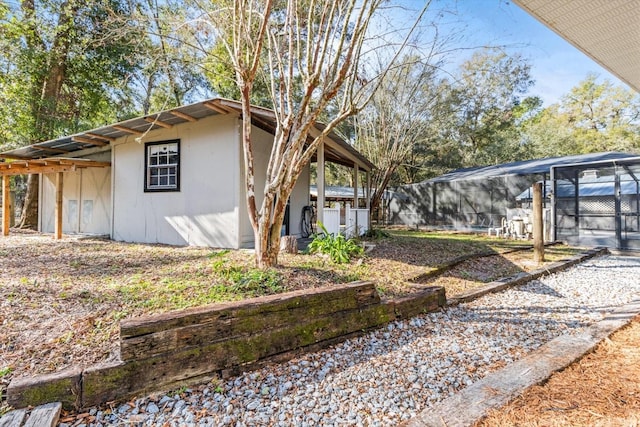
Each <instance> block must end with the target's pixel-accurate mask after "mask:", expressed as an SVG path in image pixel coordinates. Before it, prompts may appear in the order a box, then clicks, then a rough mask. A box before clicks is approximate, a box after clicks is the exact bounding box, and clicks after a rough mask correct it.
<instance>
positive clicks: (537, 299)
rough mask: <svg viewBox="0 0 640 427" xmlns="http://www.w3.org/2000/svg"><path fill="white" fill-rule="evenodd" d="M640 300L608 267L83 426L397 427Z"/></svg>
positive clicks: (639, 274)
mask: <svg viewBox="0 0 640 427" xmlns="http://www.w3.org/2000/svg"><path fill="white" fill-rule="evenodd" d="M639 294H640V258H632V257H617V256H605V257H600V258H596V259H592V260H589V261H587V262H585V263H583V264H581V265H579V266H577V267H574V268H572V269H570V270H567V271H565V272H561V273H558V274H554V275H551V276H548V277H545V278H543V279H542V280H536V281H533V282H530V283H528V284H526V285H522V286H520V287H517V288H512V289H510V290H506V291H503V292H500V293H496V294H491V295H487V296H484V297H482V298H479V299H477V300H475V301H473V302H471V303H467V304H461V305H459V306H457V307H452V308H449V309H448V310H446V311H443V312H438V313H431V314H427V315H422V316H418V317H415V318H413V319H411V320H409V321H398V322H394V323H392V324H389V325H388V326H387V327H386V328H384V329H380V330H376V331H374V332H371V333H369V334H367V335H364V336H362V337H359V338H354V339H350V340H348V341H346V342H344V343H342V344H339V345H336V346H334V347H331V348H329V349H327V350H324V351H320V352H316V353H311V354H307V355H305V356H303V357H301V358H298V359H294V360H291V361H289V362H287V363H283V364H280V365H273V366H269V367H266V368H263V369H261V370H258V371H253V372H250V373H246V374H244V375H242V376H239V377H234V378H231V379H229V380H226V381H220V382H219V383H217V384H216V383H211V384H207V385H203V386H200V387H196V388H193V389H188V390H180V391H179V392H176V393H172V394H169V395H164V394H161V395H155V396H152V397H149V398H143V399H138V400H135V401H133V402H131V403H130V404H124V405H121V406H116V407H114V408H112V409H104V408H102V410H100V409H98V408H93V409H91V411H89V414H88V415H89V416H87V414H85V415H84V417H83V421H82V422H83V423H87V425H145V426H156V425H167V426H218V425H232V426H263V425H276V426H292V425H295V426H342V425H357V426H394V425H396V424H398V423H399V422H400V421H401V420H406V419H409V418H411V417H412V416H414V415H416V414H417V413H418V412H419V411H422V410H423V409H425V408H427V407H429V406H430V405H432V404H433V403H435V402H438V401H440V400H442V399H443V398H445V397H447V396H449V395H450V394H453V393H455V392H456V391H457V390H460V389H461V388H464V387H465V386H467V385H469V384H471V383H473V382H474V381H477V380H478V379H480V378H482V377H483V376H485V375H486V374H487V373H489V372H492V371H494V370H496V369H499V368H501V367H503V366H504V365H506V364H508V363H510V362H512V361H514V360H515V359H518V358H520V357H522V356H523V355H525V354H527V353H528V352H530V351H532V350H534V349H536V348H538V347H539V346H540V345H542V344H544V343H545V342H547V341H549V340H551V339H552V338H554V337H556V336H558V335H561V334H565V333H572V332H573V331H576V330H577V329H579V328H581V327H582V326H585V325H588V324H591V323H593V322H595V321H598V320H600V319H602V317H603V313H606V312H608V311H610V310H611V309H612V307H615V306H619V305H621V304H624V303H627V302H629V301H631V300H632V299H633V298H634V297H637V296H638V295H639ZM72 424H73V425H77V423H76V422H73V423H72ZM60 425H62V426H64V425H65V424H64V423H62V424H60ZM70 425H71V424H70Z"/></svg>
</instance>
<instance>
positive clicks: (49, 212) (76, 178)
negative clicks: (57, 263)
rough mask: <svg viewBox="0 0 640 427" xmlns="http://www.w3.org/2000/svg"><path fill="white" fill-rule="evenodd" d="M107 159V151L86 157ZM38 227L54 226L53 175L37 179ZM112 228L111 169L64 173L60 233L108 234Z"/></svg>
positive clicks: (54, 193)
mask: <svg viewBox="0 0 640 427" xmlns="http://www.w3.org/2000/svg"><path fill="white" fill-rule="evenodd" d="M86 158H90V159H92V160H97V161H109V160H110V152H108V151H107V152H103V153H99V154H94V155H91V156H87V157H86ZM40 206H41V208H40V218H39V221H40V230H41V231H43V232H45V233H53V232H54V229H55V206H56V174H55V173H53V174H44V175H43V176H42V178H41V181H40ZM110 230H111V168H109V167H106V168H87V169H79V170H77V171H75V172H65V173H64V174H63V184H62V232H63V233H70V234H74V233H82V234H96V235H103V234H104V235H108V234H109V233H110Z"/></svg>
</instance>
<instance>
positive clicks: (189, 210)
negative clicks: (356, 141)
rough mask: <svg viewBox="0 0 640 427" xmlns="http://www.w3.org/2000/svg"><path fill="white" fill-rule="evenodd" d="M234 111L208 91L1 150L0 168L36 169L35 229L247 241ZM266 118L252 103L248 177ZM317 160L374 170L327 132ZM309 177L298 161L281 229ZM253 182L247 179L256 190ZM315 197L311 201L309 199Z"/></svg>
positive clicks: (263, 162) (6, 172)
mask: <svg viewBox="0 0 640 427" xmlns="http://www.w3.org/2000/svg"><path fill="white" fill-rule="evenodd" d="M240 112H241V105H240V103H238V102H236V101H231V100H227V99H221V98H214V99H209V100H207V101H203V102H198V103H195V104H191V105H185V106H181V107H178V108H174V109H171V110H166V111H162V112H160V113H156V114H152V115H149V116H145V117H139V118H135V119H131V120H126V121H123V122H120V123H116V124H112V125H109V126H103V127H100V128H97V129H93V130H91V131H87V132H82V133H79V134H76V135H71V136H66V137H63V138H58V139H55V140H51V141H46V142H42V143H38V144H34V145H31V146H28V147H23V148H19V149H15V150H10V151H6V152H4V153H0V158H4V159H5V162H1V163H0V175H3V176H4V177H5V179H4V181H5V182H6V184H7V186H8V178H7V177H8V176H10V175H16V174H24V173H38V174H40V194H39V197H40V199H39V200H40V203H39V230H40V231H42V232H47V233H48V232H51V233H55V234H56V235H57V236H60V235H61V233H79V234H97V235H108V236H109V237H110V238H112V239H113V240H118V241H126V242H141V243H164V244H171V245H193V246H210V247H221V248H242V247H252V245H253V239H254V237H253V230H252V228H251V224H250V222H249V216H248V214H247V207H246V200H245V187H244V166H243V165H244V163H243V157H242V142H241V129H242V118H241V114H240ZM274 126H275V123H274V118H273V112H272V111H270V110H267V109H263V108H257V107H256V108H254V111H253V142H254V146H255V153H254V154H255V175H256V179H259V178H260V177H262V176H264V175H265V171H266V166H267V162H268V159H269V155H270V151H271V147H272V144H273V129H274ZM316 130H317V131H318V132H319V130H318V129H316ZM325 159H326V160H327V161H331V162H336V163H339V164H342V165H346V166H349V167H353V168H354V170H355V171H357V174H359V173H360V172H361V171H362V172H364V173H365V174H368V172H369V171H370V170H371V169H372V168H373V165H372V164H371V162H369V161H368V160H367V159H366V158H364V157H363V156H362V155H361V154H360V153H358V152H357V151H356V150H355V149H353V148H352V147H351V146H350V145H349V144H348V143H346V142H345V141H344V140H342V139H341V138H340V137H338V136H337V135H335V134H331V135H330V137H329V138H325V141H324V144H323V146H322V147H321V148H320V149H319V150H318V153H317V155H316V157H315V158H314V159H312V161H317V162H318V182H321V181H322V177H323V172H322V171H323V170H324V166H323V165H324V160H325ZM321 165H322V166H321ZM310 184H311V183H310V167H309V165H307V167H306V168H305V170H304V172H303V174H302V175H301V177H300V179H299V180H298V182H297V185H296V187H295V189H294V191H293V193H292V195H291V198H290V201H289V215H288V218H287V221H286V223H285V224H284V228H285V230H283V232H285V233H286V234H289V235H299V234H300V232H301V230H300V227H301V225H300V219H301V215H302V212H303V208H304V207H305V206H307V205H309V204H310V192H309V188H310ZM262 185H264V183H260V182H257V183H256V190H257V194H261V190H262V188H261V186H262ZM322 187H323V185H322ZM354 197H356V198H357V197H358V196H357V194H356V195H355V196H354ZM258 202H260V200H258ZM323 205H324V203H323V201H322V200H320V201H319V202H318V206H323ZM320 211H321V212H319V214H318V216H319V217H321V216H322V210H320ZM7 232H8V228H7Z"/></svg>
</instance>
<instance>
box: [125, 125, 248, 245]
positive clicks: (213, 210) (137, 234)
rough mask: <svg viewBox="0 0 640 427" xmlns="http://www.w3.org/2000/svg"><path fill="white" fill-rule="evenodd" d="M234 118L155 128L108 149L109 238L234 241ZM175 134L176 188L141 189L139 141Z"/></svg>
mask: <svg viewBox="0 0 640 427" xmlns="http://www.w3.org/2000/svg"><path fill="white" fill-rule="evenodd" d="M234 123H235V119H234V118H233V117H231V116H214V117H210V118H206V119H202V120H200V121H198V122H195V123H187V124H183V125H179V126H176V127H175V128H173V129H170V130H164V131H155V132H152V133H150V134H149V135H147V136H146V137H145V138H144V141H143V142H142V143H137V142H135V140H134V139H133V138H130V139H129V140H127V141H125V142H124V143H120V144H117V145H116V147H115V148H114V157H113V161H114V163H115V168H114V169H115V171H114V172H113V173H114V179H113V183H114V221H113V238H114V239H115V240H124V241H131V242H144V243H165V244H172V245H195V246H211V247H227V248H235V247H237V246H238V224H237V216H238V212H237V209H238V196H237V194H238V193H237V191H236V189H237V180H238V164H237V161H235V160H233V159H237V149H238V142H237V139H236V138H235V137H234V135H235V131H234ZM169 139H180V191H169V192H147V193H145V192H144V173H145V170H144V157H145V146H144V143H145V142H155V141H163V140H169Z"/></svg>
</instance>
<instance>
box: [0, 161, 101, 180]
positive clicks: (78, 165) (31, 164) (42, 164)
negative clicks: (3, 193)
mask: <svg viewBox="0 0 640 427" xmlns="http://www.w3.org/2000/svg"><path fill="white" fill-rule="evenodd" d="M109 166H111V162H98V161H95V160H89V159H73V158H69V159H68V158H62V157H53V158H46V159H32V160H15V161H12V162H5V163H0V176H12V175H23V174H36V173H55V172H72V171H76V170H79V169H85V168H104V167H109Z"/></svg>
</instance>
